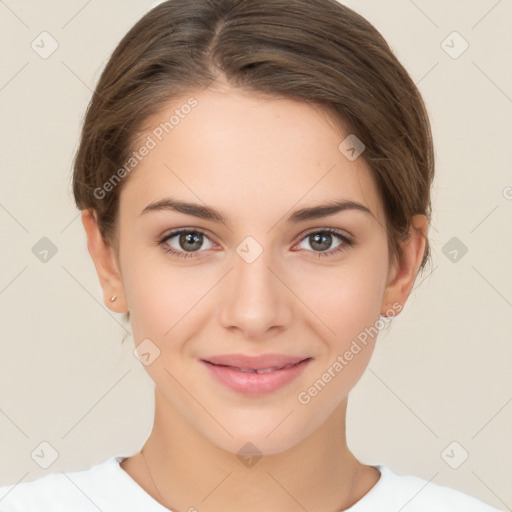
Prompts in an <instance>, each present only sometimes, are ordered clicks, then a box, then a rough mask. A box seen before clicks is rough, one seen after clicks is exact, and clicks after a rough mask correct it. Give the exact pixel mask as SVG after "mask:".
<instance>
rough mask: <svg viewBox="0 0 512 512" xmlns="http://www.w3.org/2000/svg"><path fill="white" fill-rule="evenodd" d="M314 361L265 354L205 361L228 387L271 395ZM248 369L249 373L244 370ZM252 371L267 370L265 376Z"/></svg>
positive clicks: (215, 375)
mask: <svg viewBox="0 0 512 512" xmlns="http://www.w3.org/2000/svg"><path fill="white" fill-rule="evenodd" d="M310 360H311V358H303V357H293V356H286V355H283V354H265V355H260V356H246V355H243V354H227V355H222V356H212V357H208V359H201V362H202V363H203V364H204V365H205V366H206V367H207V368H208V369H209V371H210V372H211V373H212V375H213V377H215V378H216V380H218V381H219V382H221V383H222V384H224V385H226V386H227V387H229V388H231V389H233V390H234V391H238V392H240V393H244V394H248V395H262V394H265V393H271V392H273V391H276V390H277V389H279V388H281V387H283V386H285V385H286V384H288V383H289V382H291V381H293V380H294V379H296V378H297V377H298V376H299V375H300V374H301V373H302V371H303V370H304V368H305V367H306V366H307V365H308V363H309V362H310ZM242 370H245V371H242ZM250 370H267V371H266V372H264V373H256V372H251V371H250Z"/></svg>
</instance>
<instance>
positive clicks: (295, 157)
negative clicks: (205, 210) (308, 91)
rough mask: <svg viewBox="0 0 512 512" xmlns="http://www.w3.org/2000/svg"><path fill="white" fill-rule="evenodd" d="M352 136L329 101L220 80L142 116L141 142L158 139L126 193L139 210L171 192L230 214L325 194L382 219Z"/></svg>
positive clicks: (271, 210) (125, 199) (271, 213)
mask: <svg viewBox="0 0 512 512" xmlns="http://www.w3.org/2000/svg"><path fill="white" fill-rule="evenodd" d="M348 135H350V133H349V131H348V130H347V129H344V125H343V123H342V122H341V121H339V120H337V119H334V118H333V117H332V116H331V115H330V114H329V113H328V112H327V111H326V110H325V109H323V108H321V107H319V106H316V105H315V106H313V105H311V104H307V103H305V102H299V101H294V100H291V99H288V98H275V97H272V98H269V97H263V96H261V95H258V94H256V93H249V92H245V91H240V90H238V89H233V88H231V87H227V86H223V85H221V86H216V87H215V88H208V89H205V90H201V91H193V92H191V93H190V94H186V95H183V96H180V97H179V98H173V100H172V101H169V103H168V104H166V105H165V106H164V107H163V108H162V109H161V110H160V111H159V112H158V113H157V114H156V115H153V116H151V117H150V118H148V119H147V120H146V121H145V122H144V129H143V130H142V132H141V133H140V135H139V136H138V139H137V142H136V144H135V145H134V146H135V147H134V150H136V151H137V150H138V149H140V148H141V147H142V146H143V145H144V144H146V145H147V146H148V147H151V149H150V150H149V151H146V152H145V153H146V156H144V157H143V158H141V159H140V161H139V162H138V164H137V165H136V167H135V169H134V170H133V172H132V173H131V175H130V176H129V180H128V183H127V184H126V186H125V187H124V189H123V192H122V193H121V209H125V210H127V209H130V210H137V211H138V213H140V211H141V210H142V209H143V208H144V207H145V206H146V205H147V204H148V203H149V202H151V201H155V200H158V199H163V198H165V197H166V194H168V195H171V196H173V197H179V198H182V199H183V200H192V201H194V202H203V203H205V204H208V205H210V206H213V207H215V208H217V209H220V210H222V211H226V212H228V213H230V212H231V213H232V212H235V214H242V213H245V214H247V215H249V216H250V215H254V214H258V216H260V217H261V216H265V212H266V213H268V219H267V222H268V220H269V219H270V217H272V218H274V219H275V215H276V214H278V213H279V210H284V211H288V210H289V209H291V208H292V207H293V206H294V205H300V204H314V203H318V202H320V201H325V200H340V199H347V200H353V201H357V202H360V203H363V204H365V205H367V206H368V207H369V208H370V210H371V211H372V212H373V213H374V215H375V216H376V218H378V219H383V210H382V204H381V199H380V195H379V191H378V189H377V187H376V184H375V182H374V179H373V176H372V173H371V171H370V168H369V166H368V165H367V163H366V162H365V161H364V160H363V158H362V157H360V158H357V159H356V160H354V161H351V160H349V159H348V158H347V156H346V155H345V154H344V153H343V152H342V151H340V149H339V146H340V143H341V142H342V141H343V140H344V139H345V138H346V137H347V136H348Z"/></svg>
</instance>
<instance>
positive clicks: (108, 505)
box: [0, 456, 498, 512]
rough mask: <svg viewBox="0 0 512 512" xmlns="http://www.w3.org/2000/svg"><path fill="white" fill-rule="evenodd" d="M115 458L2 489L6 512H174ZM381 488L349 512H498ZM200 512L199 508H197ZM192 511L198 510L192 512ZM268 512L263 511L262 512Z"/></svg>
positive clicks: (431, 488) (420, 489) (385, 476)
mask: <svg viewBox="0 0 512 512" xmlns="http://www.w3.org/2000/svg"><path fill="white" fill-rule="evenodd" d="M125 458H126V457H123V456H115V457H111V458H110V459H107V460H105V461H103V462H101V463H99V464H96V465H95V466H92V467H90V468H89V469H86V470H83V471H74V472H69V473H64V472H61V473H50V474H48V475H45V476H43V477H40V478H37V479H35V480H32V481H30V482H20V483H18V484H11V485H5V486H2V487H0V511H1V512H98V511H100V512H169V509H167V508H165V507H164V506H162V505H160V504H159V503H158V502H157V501H156V500H155V499H154V498H152V497H151V496H150V495H149V494H148V493H147V492H146V491H144V489H143V488H142V487H140V486H139V484H137V483H136V482H135V480H133V479H132V478H131V477H130V475H128V473H126V471H124V469H123V468H122V467H121V466H120V465H119V463H120V462H121V461H122V460H124V459H125ZM374 467H375V468H377V469H378V470H379V472H380V474H381V477H380V479H379V480H378V482H377V483H376V484H375V485H374V486H373V487H372V488H371V489H370V490H369V491H368V493H367V494H365V495H364V496H363V497H362V498H361V499H360V500H359V501H358V502H357V503H356V504H355V505H353V506H352V507H350V508H348V509H346V512H398V511H400V512H448V511H449V512H496V511H497V510H498V509H496V508H494V507H491V506H490V505H487V504H485V503H484V502H482V501H480V500H477V499H476V498H473V497H471V496H469V495H467V494H464V493H462V492H460V491H457V490H455V489H451V488H449V487H444V486H441V485H438V484H435V483H433V482H430V483H428V482H427V481H426V480H423V479H421V478H418V477H415V476H402V475H396V474H395V473H393V472H392V471H391V470H390V469H388V468H387V467H385V466H382V465H375V466H374ZM196 508H197V510H198V511H199V512H200V510H201V506H200V503H198V504H197V505H196ZM191 510H193V508H192V509H191ZM262 512H263V511H262Z"/></svg>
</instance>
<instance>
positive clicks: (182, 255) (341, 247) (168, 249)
mask: <svg viewBox="0 0 512 512" xmlns="http://www.w3.org/2000/svg"><path fill="white" fill-rule="evenodd" d="M181 233H194V234H196V233H200V234H202V235H204V236H206V237H207V238H208V235H207V234H206V233H205V232H204V231H201V230H200V229H187V228H183V229H177V230H176V231H173V232H172V233H169V234H168V235H166V236H165V237H164V238H163V239H161V240H160V241H159V242H158V244H159V245H160V246H161V247H162V249H163V250H164V251H165V252H166V253H169V254H171V255H172V256H177V257H178V258H195V257H198V256H196V255H195V253H196V252H203V251H193V252H186V251H177V250H175V249H173V248H172V247H170V246H169V245H168V244H167V243H166V242H167V241H168V240H170V239H171V238H174V237H175V236H176V235H179V234H181ZM323 233H329V234H332V235H336V236H337V237H338V238H339V239H340V240H341V241H342V242H343V243H341V244H340V245H338V246H337V247H336V248H335V249H331V250H328V251H307V252H313V253H314V256H313V257H314V258H321V257H323V256H334V255H336V254H338V253H341V252H343V251H345V250H347V249H348V248H349V247H351V246H352V245H354V243H353V242H352V241H351V240H350V239H348V238H347V237H346V236H344V235H342V234H341V233H340V232H339V231H337V230H336V229H332V228H324V229H319V230H316V231H310V232H309V233H306V234H305V235H304V236H303V237H302V238H301V240H300V241H299V242H302V241H303V240H305V239H306V238H308V237H310V236H311V235H317V234H323Z"/></svg>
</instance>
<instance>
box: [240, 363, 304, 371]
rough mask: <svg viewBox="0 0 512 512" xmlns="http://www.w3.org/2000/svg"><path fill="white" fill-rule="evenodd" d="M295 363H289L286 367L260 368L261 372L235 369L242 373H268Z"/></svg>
mask: <svg viewBox="0 0 512 512" xmlns="http://www.w3.org/2000/svg"><path fill="white" fill-rule="evenodd" d="M295 364H296V363H290V364H287V365H286V366H272V367H271V368H262V369H261V370H254V369H252V368H237V370H238V371H239V372H242V373H270V372H275V371H276V370H283V369H285V368H290V366H295Z"/></svg>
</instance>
